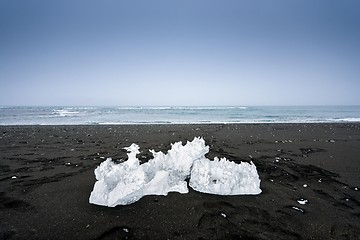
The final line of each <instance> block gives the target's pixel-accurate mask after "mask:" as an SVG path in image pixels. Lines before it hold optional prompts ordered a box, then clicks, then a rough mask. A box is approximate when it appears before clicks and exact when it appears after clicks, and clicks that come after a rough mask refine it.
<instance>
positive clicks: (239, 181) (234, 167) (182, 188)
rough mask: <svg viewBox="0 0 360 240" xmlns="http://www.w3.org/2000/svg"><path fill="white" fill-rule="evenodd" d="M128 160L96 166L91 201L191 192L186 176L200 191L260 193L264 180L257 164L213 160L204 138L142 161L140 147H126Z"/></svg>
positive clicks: (103, 202) (110, 203) (125, 201)
mask: <svg viewBox="0 0 360 240" xmlns="http://www.w3.org/2000/svg"><path fill="white" fill-rule="evenodd" d="M125 149H126V150H127V151H128V152H129V153H128V154H127V155H128V160H127V161H125V162H123V163H120V164H115V163H114V162H113V161H112V159H111V158H108V159H107V160H106V161H104V162H102V163H101V164H100V166H99V167H97V168H96V169H95V177H96V179H97V181H96V182H95V185H94V189H93V191H92V192H91V194H90V198H89V202H90V203H93V204H97V205H103V206H109V207H114V206H116V205H127V204H131V203H133V202H136V201H138V200H139V199H140V198H142V197H143V196H146V195H165V196H166V195H167V194H168V193H169V192H179V193H182V194H184V193H187V192H188V187H187V182H186V179H188V178H189V177H190V186H191V187H192V188H193V189H194V190H196V191H200V192H205V193H211V194H220V195H237V194H259V193H260V192H261V190H260V179H259V176H258V174H257V171H256V167H255V165H254V164H253V163H250V164H249V163H241V164H236V163H234V162H230V161H228V160H226V159H225V158H223V159H221V160H219V159H217V158H215V160H214V161H210V160H209V159H207V158H206V157H205V154H206V153H208V151H209V147H208V146H206V145H205V141H204V139H202V138H194V140H193V141H192V142H187V143H186V145H184V146H183V145H182V143H181V142H177V143H174V144H172V146H171V149H170V150H169V151H168V152H167V153H166V154H164V153H162V152H155V151H154V150H150V152H151V153H152V154H153V159H151V160H149V161H148V162H146V163H144V164H140V161H139V159H138V158H137V157H136V155H137V154H139V153H140V152H139V146H138V145H136V144H134V143H133V144H132V145H131V146H130V147H128V148H125Z"/></svg>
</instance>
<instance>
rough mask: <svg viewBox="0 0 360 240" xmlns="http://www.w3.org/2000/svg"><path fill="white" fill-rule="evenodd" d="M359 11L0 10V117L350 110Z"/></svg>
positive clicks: (186, 1)
mask: <svg viewBox="0 0 360 240" xmlns="http://www.w3.org/2000/svg"><path fill="white" fill-rule="evenodd" d="M359 29H360V1H356V0H354V1H351V0H349V1H340V0H339V1H331V0H302V1H288V0H281V1H280V0H274V1H257V0H255V1H250V0H248V1H243V0H233V1H230V0H221V1H220V0H218V1H213V0H196V1H194V0H181V1H175V0H174V1H169V0H163V1H158V0H155V1H136V0H135V1H115V0H113V1H106V0H105V1H95V0H86V1H85V0H84V1H73V0H64V1H47V0H32V1H28V0H11V1H10V0H3V1H0V105H111V106H114V105H116V106H129V105H332V104H360V94H359V90H360V79H359V76H360V44H359V43H360V30H359Z"/></svg>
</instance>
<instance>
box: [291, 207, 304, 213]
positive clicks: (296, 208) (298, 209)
mask: <svg viewBox="0 0 360 240" xmlns="http://www.w3.org/2000/svg"><path fill="white" fill-rule="evenodd" d="M292 209H295V210H296V211H300V212H302V213H303V212H304V210H303V209H301V208H298V207H292Z"/></svg>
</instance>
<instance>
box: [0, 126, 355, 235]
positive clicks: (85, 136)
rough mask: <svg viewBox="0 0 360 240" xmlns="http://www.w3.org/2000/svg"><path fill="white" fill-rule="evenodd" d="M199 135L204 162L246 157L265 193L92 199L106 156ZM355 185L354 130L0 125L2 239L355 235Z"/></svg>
mask: <svg viewBox="0 0 360 240" xmlns="http://www.w3.org/2000/svg"><path fill="white" fill-rule="evenodd" d="M195 136H203V137H204V138H205V141H206V143H207V144H208V145H210V153H209V154H208V157H209V158H213V157H214V156H219V157H226V158H228V159H230V160H233V161H237V162H238V161H250V160H252V161H253V162H254V163H255V165H256V166H257V169H258V172H259V175H260V179H261V188H262V190H263V193H261V194H260V195H258V196H216V195H209V194H202V193H199V192H195V191H193V190H191V189H190V192H189V193H188V194H183V195H182V194H178V193H170V194H169V195H168V196H167V197H164V196H146V197H144V198H142V199H141V200H140V201H138V202H136V203H134V204H132V205H129V206H117V207H115V208H107V207H101V206H96V205H91V204H89V203H88V198H89V195H90V192H91V191H92V188H93V185H94V182H95V177H94V173H93V170H94V169H95V168H96V166H98V165H99V164H100V163H101V162H102V161H103V160H104V158H106V157H112V158H113V159H125V158H126V152H125V151H124V150H122V148H123V147H126V146H129V145H130V144H131V143H133V142H135V143H137V144H139V145H140V147H141V150H142V154H141V155H140V156H139V158H140V159H142V160H143V161H146V160H147V159H148V158H149V157H150V156H151V155H150V154H149V152H148V149H155V150H157V151H158V150H162V151H166V150H168V149H169V148H170V143H173V142H176V141H183V142H184V143H185V141H186V140H192V139H193V138H194V137H195ZM359 188H360V124H350V123H349V124H258V125H252V124H242V125H241V124H240V125H158V126H144V125H143V126H6V127H4V126H2V127H0V216H1V217H0V218H1V220H0V239H360V190H359ZM300 199H306V200H308V203H307V204H306V205H301V204H299V203H298V202H297V200H300Z"/></svg>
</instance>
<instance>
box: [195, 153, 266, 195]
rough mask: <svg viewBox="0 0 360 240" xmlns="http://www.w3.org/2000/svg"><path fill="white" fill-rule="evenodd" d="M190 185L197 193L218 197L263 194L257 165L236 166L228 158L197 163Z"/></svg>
mask: <svg viewBox="0 0 360 240" xmlns="http://www.w3.org/2000/svg"><path fill="white" fill-rule="evenodd" d="M189 185H190V187H192V188H193V189H194V190H196V191H199V192H203V193H211V194H218V195H244V194H249V195H254V194H260V193H261V189H260V179H259V175H258V173H257V171H256V167H255V165H254V164H253V163H252V162H251V163H246V162H242V163H240V164H236V163H235V162H231V161H228V160H227V159H226V158H222V159H220V160H219V159H218V158H215V159H214V161H209V160H208V159H205V158H204V159H201V160H198V161H195V162H194V165H193V167H192V171H191V176H190V183H189Z"/></svg>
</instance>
